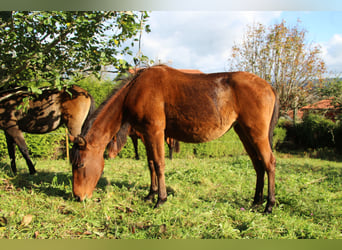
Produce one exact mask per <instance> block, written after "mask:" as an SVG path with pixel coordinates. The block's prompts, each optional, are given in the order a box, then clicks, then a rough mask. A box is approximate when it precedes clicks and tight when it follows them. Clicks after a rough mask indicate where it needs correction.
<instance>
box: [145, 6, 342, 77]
mask: <svg viewBox="0 0 342 250" xmlns="http://www.w3.org/2000/svg"><path fill="white" fill-rule="evenodd" d="M282 20H285V21H286V23H287V24H289V25H296V23H297V20H300V27H302V28H304V29H306V30H307V42H308V43H313V44H319V45H320V46H321V51H322V55H321V56H322V58H323V59H324V61H325V62H326V65H327V69H328V71H329V72H332V73H341V72H342V25H341V24H342V11H184V10H183V11H152V12H150V18H149V21H148V24H149V25H150V27H151V30H152V31H151V32H150V33H148V34H146V33H144V34H143V36H142V52H143V53H144V54H145V55H146V56H148V57H149V58H150V59H152V60H154V61H156V62H161V63H166V64H168V65H169V66H172V67H175V68H178V69H199V70H201V71H203V72H204V73H212V72H223V71H227V70H228V68H227V60H228V58H229V57H230V55H231V49H232V47H233V45H234V43H238V42H239V41H241V39H242V36H243V34H244V33H245V32H246V27H247V25H252V24H253V23H262V24H264V25H266V26H269V25H272V24H276V23H280V22H281V21H282Z"/></svg>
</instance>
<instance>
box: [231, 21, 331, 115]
mask: <svg viewBox="0 0 342 250" xmlns="http://www.w3.org/2000/svg"><path fill="white" fill-rule="evenodd" d="M320 53H321V50H320V47H319V46H317V45H314V44H306V31H305V30H304V29H300V27H299V21H298V22H297V25H296V26H294V27H288V26H287V25H286V22H285V21H282V22H281V23H280V24H275V25H273V26H270V27H268V28H266V27H265V26H264V25H262V24H256V25H253V26H248V28H247V32H246V33H245V35H244V37H243V40H242V43H241V44H234V46H233V50H232V56H231V58H230V59H229V67H230V70H242V71H249V72H252V73H254V74H256V75H258V76H260V77H261V78H263V79H265V80H266V81H268V82H270V83H271V84H272V85H273V86H274V88H275V89H276V90H277V92H278V94H279V100H280V105H281V111H282V112H287V111H288V110H294V111H296V110H297V109H298V108H299V107H301V106H304V105H305V104H307V103H308V102H309V101H310V99H311V98H313V94H312V88H313V87H314V86H315V85H317V84H318V83H320V82H321V80H322V77H323V74H324V73H325V72H326V67H325V63H324V61H323V60H322V59H321V58H320Z"/></svg>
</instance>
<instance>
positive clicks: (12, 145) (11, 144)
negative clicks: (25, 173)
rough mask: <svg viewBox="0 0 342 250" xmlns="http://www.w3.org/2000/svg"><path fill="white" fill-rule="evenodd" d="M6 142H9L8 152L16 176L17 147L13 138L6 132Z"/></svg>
mask: <svg viewBox="0 0 342 250" xmlns="http://www.w3.org/2000/svg"><path fill="white" fill-rule="evenodd" d="M5 136H6V142H7V150H8V155H9V157H10V161H11V169H12V172H13V173H14V174H16V173H17V166H16V163H15V147H16V146H17V145H16V144H15V142H14V140H13V137H12V136H10V135H9V134H8V133H7V132H5Z"/></svg>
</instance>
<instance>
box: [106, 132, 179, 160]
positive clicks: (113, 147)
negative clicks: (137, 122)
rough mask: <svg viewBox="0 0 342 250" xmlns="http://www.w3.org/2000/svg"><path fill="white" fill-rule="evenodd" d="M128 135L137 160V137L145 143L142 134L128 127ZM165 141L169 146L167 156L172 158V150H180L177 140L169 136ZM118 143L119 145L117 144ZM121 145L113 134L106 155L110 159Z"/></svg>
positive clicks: (177, 151) (118, 150) (116, 153)
mask: <svg viewBox="0 0 342 250" xmlns="http://www.w3.org/2000/svg"><path fill="white" fill-rule="evenodd" d="M128 135H129V137H131V140H132V143H133V147H134V153H135V159H136V160H139V159H140V157H139V152H138V139H140V140H142V142H143V143H144V144H145V142H144V137H143V135H142V134H140V133H139V132H137V131H136V130H134V129H133V128H130V130H129V132H128ZM165 142H166V144H167V146H168V148H169V158H170V159H172V155H173V152H176V153H179V151H180V146H179V141H177V140H175V139H173V138H170V137H166V138H165ZM118 145H120V146H118ZM122 146H123V143H122V142H121V143H118V141H117V139H116V136H114V138H113V140H111V141H110V142H109V143H108V146H107V150H108V157H109V158H111V159H114V158H115V157H116V156H117V155H118V153H119V152H120V150H121V148H122Z"/></svg>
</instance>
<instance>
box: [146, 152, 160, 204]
mask: <svg viewBox="0 0 342 250" xmlns="http://www.w3.org/2000/svg"><path fill="white" fill-rule="evenodd" d="M148 167H149V170H150V178H151V185H150V192H149V193H148V195H147V196H146V197H145V198H144V200H145V201H153V199H154V196H155V195H156V194H157V193H158V181H157V176H156V171H155V168H154V163H153V160H152V159H150V157H149V156H148Z"/></svg>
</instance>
